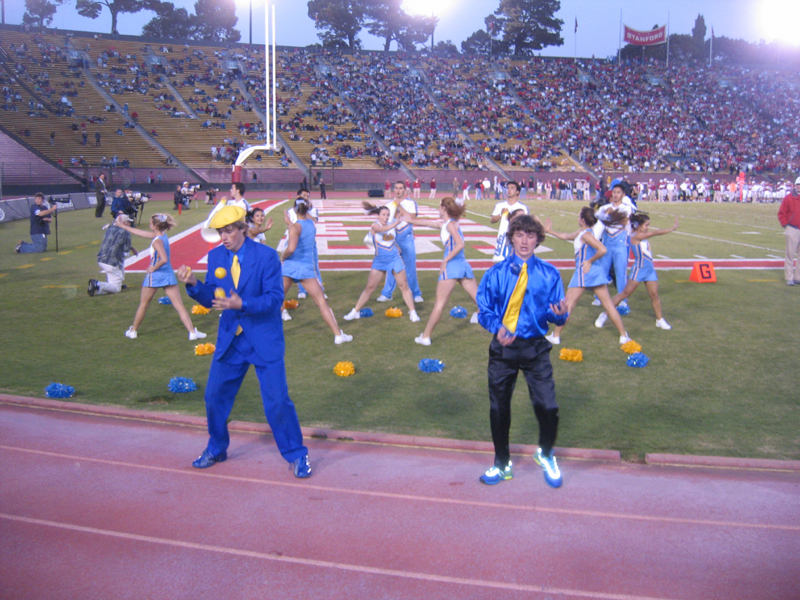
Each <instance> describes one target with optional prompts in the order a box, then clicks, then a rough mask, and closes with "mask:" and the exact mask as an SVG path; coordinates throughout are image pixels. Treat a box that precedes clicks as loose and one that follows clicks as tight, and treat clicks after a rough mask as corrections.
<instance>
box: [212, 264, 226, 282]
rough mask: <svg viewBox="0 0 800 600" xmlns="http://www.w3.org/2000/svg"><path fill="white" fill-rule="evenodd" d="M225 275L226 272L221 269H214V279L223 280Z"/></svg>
mask: <svg viewBox="0 0 800 600" xmlns="http://www.w3.org/2000/svg"><path fill="white" fill-rule="evenodd" d="M227 274H228V272H227V271H226V270H225V269H224V268H223V267H217V268H216V269H214V277H216V278H217V279H225V275H227Z"/></svg>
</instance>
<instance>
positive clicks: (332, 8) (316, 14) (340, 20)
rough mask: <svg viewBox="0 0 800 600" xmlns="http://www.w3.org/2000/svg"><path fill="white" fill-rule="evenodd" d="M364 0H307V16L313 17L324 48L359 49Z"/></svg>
mask: <svg viewBox="0 0 800 600" xmlns="http://www.w3.org/2000/svg"><path fill="white" fill-rule="evenodd" d="M366 4H367V3H366V1H365V0H309V2H308V16H309V17H310V18H312V19H314V26H315V27H316V28H317V29H318V30H319V33H318V34H317V35H318V36H319V39H320V40H322V45H323V46H324V47H325V48H331V49H344V48H347V49H350V50H359V49H360V48H361V40H360V39H359V38H358V34H359V32H360V31H361V30H362V29H363V27H364V16H365V14H366Z"/></svg>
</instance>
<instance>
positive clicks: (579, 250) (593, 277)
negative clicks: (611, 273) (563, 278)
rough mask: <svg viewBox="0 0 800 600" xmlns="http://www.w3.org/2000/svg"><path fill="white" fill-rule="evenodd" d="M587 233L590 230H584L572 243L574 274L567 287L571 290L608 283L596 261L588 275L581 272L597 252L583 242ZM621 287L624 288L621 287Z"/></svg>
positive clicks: (601, 267) (603, 271)
mask: <svg viewBox="0 0 800 600" xmlns="http://www.w3.org/2000/svg"><path fill="white" fill-rule="evenodd" d="M587 231H588V232H590V233H591V229H584V230H583V231H581V232H580V233H579V234H578V237H576V238H575V241H574V242H573V244H574V246H575V274H574V275H573V276H572V280H571V281H570V282H569V286H568V287H571V288H593V287H597V286H599V285H605V284H606V283H608V276H607V275H606V273H605V270H604V269H603V266H602V265H601V264H600V263H599V262H598V261H595V262H593V263H592V266H591V268H590V269H589V272H588V273H584V272H583V263H585V262H586V261H587V260H589V259H591V258H592V257H593V256H594V255H595V254H597V250H595V249H594V248H592V247H591V246H590V245H589V244H587V243H586V242H584V241H583V236H584V235H585V234H586V232H587ZM622 287H625V286H624V285H623V286H622Z"/></svg>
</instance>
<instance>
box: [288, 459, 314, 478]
mask: <svg viewBox="0 0 800 600" xmlns="http://www.w3.org/2000/svg"><path fill="white" fill-rule="evenodd" d="M292 467H293V468H294V476H295V477H298V478H300V479H306V478H308V477H311V462H309V460H308V454H306V455H305V456H304V457H303V458H298V459H297V460H295V461H294V462H293V463H292Z"/></svg>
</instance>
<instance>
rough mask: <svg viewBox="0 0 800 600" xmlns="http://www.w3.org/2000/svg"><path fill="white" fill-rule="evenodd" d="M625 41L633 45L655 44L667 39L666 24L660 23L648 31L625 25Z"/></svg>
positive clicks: (662, 42)
mask: <svg viewBox="0 0 800 600" xmlns="http://www.w3.org/2000/svg"><path fill="white" fill-rule="evenodd" d="M624 39H625V43H626V44H631V45H633V46H655V45H657V44H664V43H666V41H667V26H666V25H662V26H661V27H658V28H656V29H651V30H650V31H639V30H637V29H631V28H630V27H628V26H627V25H625V38H624Z"/></svg>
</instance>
